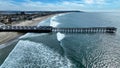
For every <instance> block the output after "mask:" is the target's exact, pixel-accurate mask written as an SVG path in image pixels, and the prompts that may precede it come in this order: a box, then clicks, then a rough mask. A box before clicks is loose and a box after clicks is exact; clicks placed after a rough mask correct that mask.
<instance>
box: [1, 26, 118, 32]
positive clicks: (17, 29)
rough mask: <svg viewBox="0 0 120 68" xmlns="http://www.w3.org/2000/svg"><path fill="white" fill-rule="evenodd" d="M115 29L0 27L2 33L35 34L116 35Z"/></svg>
mask: <svg viewBox="0 0 120 68" xmlns="http://www.w3.org/2000/svg"><path fill="white" fill-rule="evenodd" d="M116 31H117V28H115V27H88V28H54V27H51V26H39V27H37V26H0V32H35V33H49V32H61V33H115V32H116Z"/></svg>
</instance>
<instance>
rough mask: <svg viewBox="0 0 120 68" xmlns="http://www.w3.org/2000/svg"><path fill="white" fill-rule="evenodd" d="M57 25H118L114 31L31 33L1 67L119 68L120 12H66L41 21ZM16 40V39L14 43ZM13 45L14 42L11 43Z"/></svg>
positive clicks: (26, 35) (47, 24) (21, 38)
mask: <svg viewBox="0 0 120 68" xmlns="http://www.w3.org/2000/svg"><path fill="white" fill-rule="evenodd" d="M49 25H50V26H53V27H100V26H101V27H103V26H104V27H107V26H112V27H116V28H117V32H116V33H114V34H109V33H90V34H89V33H87V34H74V33H72V34H65V33H60V32H58V33H48V34H47V33H41V34H39V33H27V34H25V35H23V36H22V37H20V38H19V41H18V42H17V44H16V45H15V48H14V49H13V50H12V51H11V52H10V54H9V56H8V57H7V58H6V59H5V61H4V62H3V64H2V65H1V67H0V68H119V67H120V42H119V41H120V13H114V12H110V13H98V12H96V13H66V14H58V15H56V16H53V17H51V18H48V19H46V20H44V21H42V22H40V23H39V25H38V26H49ZM14 43H15V42H14ZM11 46H12V45H11Z"/></svg>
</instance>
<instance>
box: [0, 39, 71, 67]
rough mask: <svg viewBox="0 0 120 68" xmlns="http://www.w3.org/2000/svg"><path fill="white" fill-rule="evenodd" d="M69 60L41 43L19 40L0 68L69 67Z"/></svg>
mask: <svg viewBox="0 0 120 68" xmlns="http://www.w3.org/2000/svg"><path fill="white" fill-rule="evenodd" d="M71 66H72V64H71V62H70V61H69V60H68V59H67V58H66V57H63V56H61V55H60V54H59V53H57V52H56V51H54V50H52V49H50V48H49V47H47V46H46V45H44V44H42V43H36V42H32V41H28V40H26V41H23V40H21V41H19V42H18V44H17V45H16V47H15V48H14V49H13V50H12V52H11V53H10V54H9V56H8V57H7V59H6V60H5V62H4V63H3V65H2V66H1V68H7V67H9V68H26V67H29V68H38V67H39V68H46V67H47V68H71Z"/></svg>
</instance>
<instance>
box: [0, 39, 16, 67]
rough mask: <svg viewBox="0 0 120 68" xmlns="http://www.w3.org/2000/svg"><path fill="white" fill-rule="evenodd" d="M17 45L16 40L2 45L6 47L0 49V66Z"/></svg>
mask: <svg viewBox="0 0 120 68" xmlns="http://www.w3.org/2000/svg"><path fill="white" fill-rule="evenodd" d="M16 44H17V40H15V41H13V42H12V43H10V44H7V43H6V44H4V45H7V46H6V47H4V48H2V49H0V65H1V64H2V63H3V62H4V60H5V59H6V58H7V56H8V55H9V53H10V52H11V51H12V50H13V48H14V47H15V45H16Z"/></svg>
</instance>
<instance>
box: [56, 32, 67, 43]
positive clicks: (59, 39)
mask: <svg viewBox="0 0 120 68" xmlns="http://www.w3.org/2000/svg"><path fill="white" fill-rule="evenodd" d="M64 38H65V34H63V33H60V32H58V33H57V40H58V41H61V40H62V39H64Z"/></svg>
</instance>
